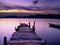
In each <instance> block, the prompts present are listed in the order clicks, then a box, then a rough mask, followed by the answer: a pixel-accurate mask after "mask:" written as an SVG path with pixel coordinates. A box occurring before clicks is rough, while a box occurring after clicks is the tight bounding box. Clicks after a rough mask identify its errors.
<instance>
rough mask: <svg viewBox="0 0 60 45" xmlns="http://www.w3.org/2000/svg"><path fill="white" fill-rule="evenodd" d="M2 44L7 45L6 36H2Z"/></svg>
mask: <svg viewBox="0 0 60 45" xmlns="http://www.w3.org/2000/svg"><path fill="white" fill-rule="evenodd" d="M4 45H7V38H6V36H5V37H4Z"/></svg>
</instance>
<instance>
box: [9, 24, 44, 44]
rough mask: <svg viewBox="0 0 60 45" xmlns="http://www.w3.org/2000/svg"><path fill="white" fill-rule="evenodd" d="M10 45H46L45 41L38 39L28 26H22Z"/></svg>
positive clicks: (13, 36) (15, 33)
mask: <svg viewBox="0 0 60 45" xmlns="http://www.w3.org/2000/svg"><path fill="white" fill-rule="evenodd" d="M10 45H45V41H44V40H42V39H41V38H40V37H38V35H37V34H36V33H35V32H33V31H32V29H31V28H30V27H29V26H28V25H27V24H21V25H20V26H19V29H18V31H16V32H14V33H13V35H12V37H11V39H10Z"/></svg>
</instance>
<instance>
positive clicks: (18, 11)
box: [0, 9, 59, 14]
mask: <svg viewBox="0 0 60 45" xmlns="http://www.w3.org/2000/svg"><path fill="white" fill-rule="evenodd" d="M3 12H4V13H16V12H17V13H33V14H59V12H57V11H54V10H47V11H34V10H33V11H32V10H22V9H10V10H0V13H3Z"/></svg>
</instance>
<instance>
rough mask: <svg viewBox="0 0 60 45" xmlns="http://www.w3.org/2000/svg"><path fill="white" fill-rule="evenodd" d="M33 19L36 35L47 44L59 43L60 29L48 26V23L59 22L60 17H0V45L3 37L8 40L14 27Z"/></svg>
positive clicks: (31, 21)
mask: <svg viewBox="0 0 60 45" xmlns="http://www.w3.org/2000/svg"><path fill="white" fill-rule="evenodd" d="M33 21H35V22H36V27H35V28H36V33H37V34H38V36H39V37H40V38H42V39H44V40H46V41H47V43H48V44H49V45H60V29H56V28H51V27H49V23H53V24H60V19H18V18H17V19H13V18H11V19H9V18H7V19H4V18H3V19H0V45H3V37H4V36H6V37H7V39H8V41H9V39H10V37H11V35H12V34H13V33H14V32H15V27H16V26H18V25H19V24H20V22H22V23H27V24H28V22H30V23H31V26H32V25H33Z"/></svg>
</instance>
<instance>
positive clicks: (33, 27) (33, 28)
mask: <svg viewBox="0 0 60 45" xmlns="http://www.w3.org/2000/svg"><path fill="white" fill-rule="evenodd" d="M32 31H33V32H35V21H34V25H33V26H32Z"/></svg>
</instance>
